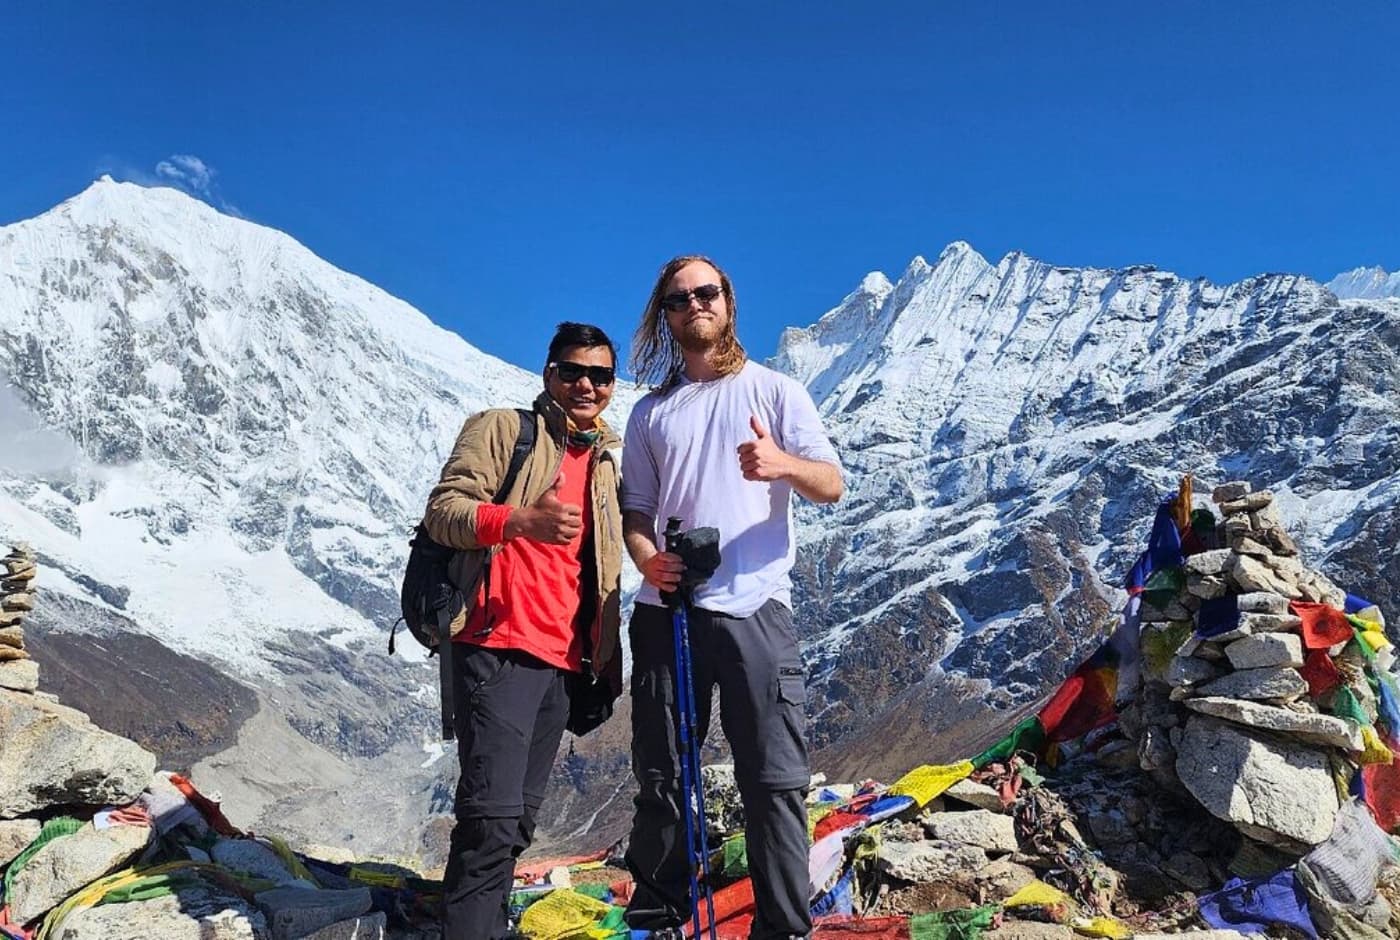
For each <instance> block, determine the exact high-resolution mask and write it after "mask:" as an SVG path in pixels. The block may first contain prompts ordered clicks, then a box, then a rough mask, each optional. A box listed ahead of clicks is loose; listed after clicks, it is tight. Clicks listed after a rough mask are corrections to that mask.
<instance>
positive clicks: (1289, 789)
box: [1176, 715, 1338, 847]
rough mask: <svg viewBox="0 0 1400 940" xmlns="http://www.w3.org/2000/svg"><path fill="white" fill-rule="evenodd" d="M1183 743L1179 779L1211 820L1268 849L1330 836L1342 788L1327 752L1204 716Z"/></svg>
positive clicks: (1188, 730) (1193, 722) (1193, 723)
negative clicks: (1338, 791)
mask: <svg viewBox="0 0 1400 940" xmlns="http://www.w3.org/2000/svg"><path fill="white" fill-rule="evenodd" d="M1179 744H1180V746H1179V748H1178V750H1177V757H1176V774H1177V777H1178V779H1180V780H1181V782H1182V784H1183V785H1184V786H1185V787H1186V789H1187V790H1189V791H1190V792H1191V794H1192V796H1194V797H1195V798H1196V800H1197V801H1198V802H1200V804H1201V805H1202V806H1204V807H1205V808H1206V809H1207V810H1208V811H1209V812H1210V813H1211V815H1213V816H1215V817H1217V818H1218V819H1223V820H1225V821H1226V822H1228V823H1231V824H1233V825H1235V826H1236V827H1237V828H1239V829H1240V831H1241V832H1243V833H1244V834H1245V835H1247V836H1250V837H1251V838H1255V839H1258V840H1260V841H1262V842H1267V843H1269V844H1279V843H1280V842H1282V843H1283V844H1285V845H1288V846H1290V847H1293V846H1297V845H1317V844H1319V843H1321V842H1323V841H1325V840H1326V839H1327V837H1328V836H1329V835H1331V833H1332V821H1333V818H1334V817H1335V816H1336V814H1337V809H1338V802H1337V787H1336V784H1335V783H1333V781H1332V774H1331V771H1330V769H1329V766H1328V758H1327V754H1326V753H1325V752H1323V751H1318V750H1315V749H1313V748H1309V747H1303V746H1300V745H1296V744H1292V743H1289V742H1286V741H1281V740H1266V739H1264V738H1263V737H1261V736H1259V735H1257V734H1255V733H1253V732H1251V731H1249V730H1247V729H1245V728H1242V727H1239V726H1237V725H1231V724H1229V723H1227V722H1223V721H1218V720H1214V719H1211V718H1207V717H1204V716H1199V715H1197V716H1192V717H1191V718H1190V719H1188V720H1187V722H1186V727H1185V729H1184V730H1183V733H1182V735H1181V739H1180V742H1179Z"/></svg>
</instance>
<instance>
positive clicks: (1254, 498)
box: [1220, 490, 1274, 516]
mask: <svg viewBox="0 0 1400 940" xmlns="http://www.w3.org/2000/svg"><path fill="white" fill-rule="evenodd" d="M1273 501H1274V494H1273V493H1272V492H1270V491H1269V490H1259V491H1258V492H1256V493H1248V494H1246V495H1244V496H1241V497H1240V498H1239V499H1232V500H1228V501H1226V502H1223V503H1221V504H1220V511H1221V512H1223V513H1224V514H1225V515H1227V516H1233V515H1235V514H1236V513H1241V512H1248V513H1255V512H1258V511H1259V510H1261V509H1263V508H1264V507H1265V506H1267V505H1269V504H1270V503H1272V502H1273Z"/></svg>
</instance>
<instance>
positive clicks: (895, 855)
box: [876, 841, 987, 884]
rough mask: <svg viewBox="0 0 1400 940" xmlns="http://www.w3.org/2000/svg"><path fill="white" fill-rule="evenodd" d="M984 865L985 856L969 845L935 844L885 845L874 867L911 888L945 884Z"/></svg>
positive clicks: (907, 843) (985, 854)
mask: <svg viewBox="0 0 1400 940" xmlns="http://www.w3.org/2000/svg"><path fill="white" fill-rule="evenodd" d="M986 864H987V853H986V852H983V851H982V850H981V849H979V848H977V847H975V846H971V845H939V844H938V843H936V842H928V841H920V842H884V843H881V845H880V853H879V857H878V859H877V862H876V865H877V867H878V868H879V870H880V871H882V872H884V873H885V874H887V875H889V876H890V877H891V878H898V879H899V880H900V881H907V882H910V883H912V884H923V883H925V882H938V881H946V880H948V879H950V878H952V877H953V876H954V875H956V874H957V873H959V872H963V871H975V870H978V869H980V868H982V866H984V865H986Z"/></svg>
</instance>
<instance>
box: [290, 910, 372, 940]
mask: <svg viewBox="0 0 1400 940" xmlns="http://www.w3.org/2000/svg"><path fill="white" fill-rule="evenodd" d="M387 924H388V918H387V917H385V916H384V913H383V912H382V911H375V912H374V913H372V914H366V915H365V916H363V917H351V918H349V919H347V920H342V921H338V922H336V923H334V924H331V925H330V926H329V927H322V928H321V929H320V930H318V931H316V932H315V933H309V934H307V935H306V936H305V937H304V938H303V940H384V931H385V928H386V925H387Z"/></svg>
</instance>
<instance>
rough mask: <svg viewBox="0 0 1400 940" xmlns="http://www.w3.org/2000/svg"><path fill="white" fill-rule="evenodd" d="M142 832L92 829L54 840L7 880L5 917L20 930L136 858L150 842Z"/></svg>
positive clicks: (145, 831)
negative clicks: (61, 902) (7, 893)
mask: <svg viewBox="0 0 1400 940" xmlns="http://www.w3.org/2000/svg"><path fill="white" fill-rule="evenodd" d="M150 838H151V830H150V829H149V828H148V827H146V826H113V827H112V828H111V829H95V828H93V826H92V824H91V823H88V824H87V825H86V826H84V827H83V828H81V829H79V830H78V831H77V832H75V833H73V834H72V835H70V836H64V837H63V838H61V839H54V840H53V841H52V842H50V843H48V844H47V845H45V846H44V847H43V848H41V849H40V850H39V851H38V852H35V853H34V855H33V856H31V857H30V859H29V861H28V862H26V863H25V865H24V867H23V868H21V869H20V870H19V871H18V872H16V873H15V874H14V876H13V877H12V878H11V879H10V889H9V891H10V893H9V897H10V914H11V916H12V918H13V919H14V920H15V921H16V922H17V923H21V924H27V923H28V922H29V921H31V920H33V919H34V918H36V917H38V916H40V915H41V914H43V913H45V912H47V911H48V910H49V909H50V908H52V907H54V906H55V905H56V904H58V903H59V902H60V901H62V900H63V899H64V898H66V897H68V896H69V895H70V894H72V893H73V892H75V891H77V890H78V889H79V888H81V887H83V886H84V885H86V884H87V883H89V882H91V881H96V880H97V879H98V878H101V877H102V876H103V875H107V874H111V873H112V872H114V871H116V870H117V869H118V868H121V867H122V866H123V865H124V864H126V863H127V862H128V861H130V860H131V859H133V858H135V857H136V855H137V854H138V853H140V852H141V850H142V849H144V848H145V847H146V845H147V843H148V842H149V841H150Z"/></svg>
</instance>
